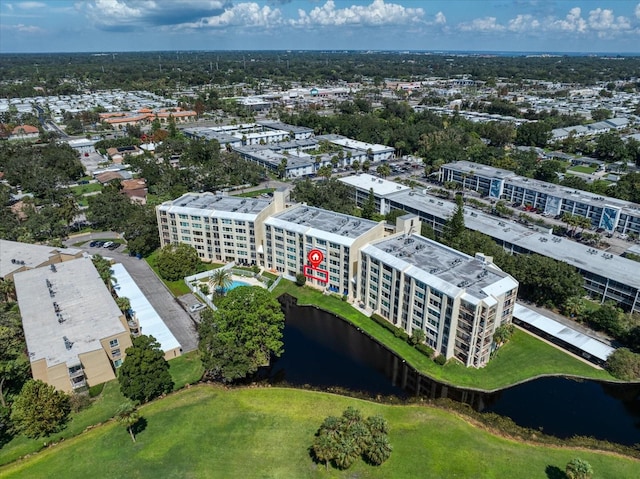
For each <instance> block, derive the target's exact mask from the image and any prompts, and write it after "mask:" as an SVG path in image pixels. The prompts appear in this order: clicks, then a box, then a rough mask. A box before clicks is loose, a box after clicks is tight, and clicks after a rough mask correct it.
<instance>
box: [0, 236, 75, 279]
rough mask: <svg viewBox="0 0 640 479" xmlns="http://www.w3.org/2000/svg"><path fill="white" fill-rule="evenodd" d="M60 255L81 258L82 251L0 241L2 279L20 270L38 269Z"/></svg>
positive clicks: (0, 271)
mask: <svg viewBox="0 0 640 479" xmlns="http://www.w3.org/2000/svg"><path fill="white" fill-rule="evenodd" d="M58 254H64V255H68V256H77V257H80V256H82V250H80V249H76V248H54V247H53V246H46V245H38V244H29V243H20V242H18V241H7V240H3V239H0V278H4V277H5V276H7V275H8V274H11V273H13V272H14V271H18V270H20V269H33V268H37V267H38V266H40V265H42V264H44V263H46V262H48V261H49V260H50V259H51V257H52V256H56V255H58ZM23 262H24V264H23Z"/></svg>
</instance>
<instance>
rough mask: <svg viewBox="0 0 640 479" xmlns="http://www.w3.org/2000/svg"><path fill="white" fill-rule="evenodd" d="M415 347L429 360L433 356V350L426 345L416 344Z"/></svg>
mask: <svg viewBox="0 0 640 479" xmlns="http://www.w3.org/2000/svg"><path fill="white" fill-rule="evenodd" d="M414 347H415V348H416V349H417V350H418V351H420V352H421V353H422V354H424V355H425V356H426V357H428V358H430V357H432V356H433V353H434V351H433V349H431V348H430V347H429V346H427V345H426V344H416V345H415V346H414Z"/></svg>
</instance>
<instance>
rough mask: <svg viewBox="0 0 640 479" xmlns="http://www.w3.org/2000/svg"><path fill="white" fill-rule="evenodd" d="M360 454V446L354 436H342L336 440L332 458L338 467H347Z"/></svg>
mask: <svg viewBox="0 0 640 479" xmlns="http://www.w3.org/2000/svg"><path fill="white" fill-rule="evenodd" d="M358 456H360V448H359V447H358V443H357V442H356V441H355V439H354V438H352V437H350V436H342V437H340V439H339V441H338V448H337V451H336V455H335V457H334V458H333V459H334V461H335V463H336V466H338V468H339V469H349V468H350V467H351V465H352V464H353V463H354V462H355V461H356V459H358Z"/></svg>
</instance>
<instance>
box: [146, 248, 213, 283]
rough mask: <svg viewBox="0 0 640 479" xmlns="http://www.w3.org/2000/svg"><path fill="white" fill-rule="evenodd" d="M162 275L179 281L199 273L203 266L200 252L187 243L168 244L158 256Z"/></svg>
mask: <svg viewBox="0 0 640 479" xmlns="http://www.w3.org/2000/svg"><path fill="white" fill-rule="evenodd" d="M156 266H157V267H158V272H159V273H160V276H162V277H163V278H164V279H166V280H168V281H177V280H179V279H182V278H184V277H185V276H189V275H192V274H194V273H197V272H198V270H199V269H200V268H201V266H202V262H201V261H200V257H199V256H198V252H197V251H196V249H195V248H194V247H193V246H189V245H188V244H185V243H178V244H168V245H166V246H165V247H164V248H162V249H161V250H160V252H159V253H158V257H157V258H156Z"/></svg>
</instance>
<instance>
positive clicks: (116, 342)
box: [109, 339, 120, 349]
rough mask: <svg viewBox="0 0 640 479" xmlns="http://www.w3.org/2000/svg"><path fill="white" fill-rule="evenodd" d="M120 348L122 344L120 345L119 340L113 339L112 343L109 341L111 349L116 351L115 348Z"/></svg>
mask: <svg viewBox="0 0 640 479" xmlns="http://www.w3.org/2000/svg"><path fill="white" fill-rule="evenodd" d="M118 346H120V343H118V340H117V339H112V340H111V341H109V347H110V348H111V349H115V348H117V347H118Z"/></svg>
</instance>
